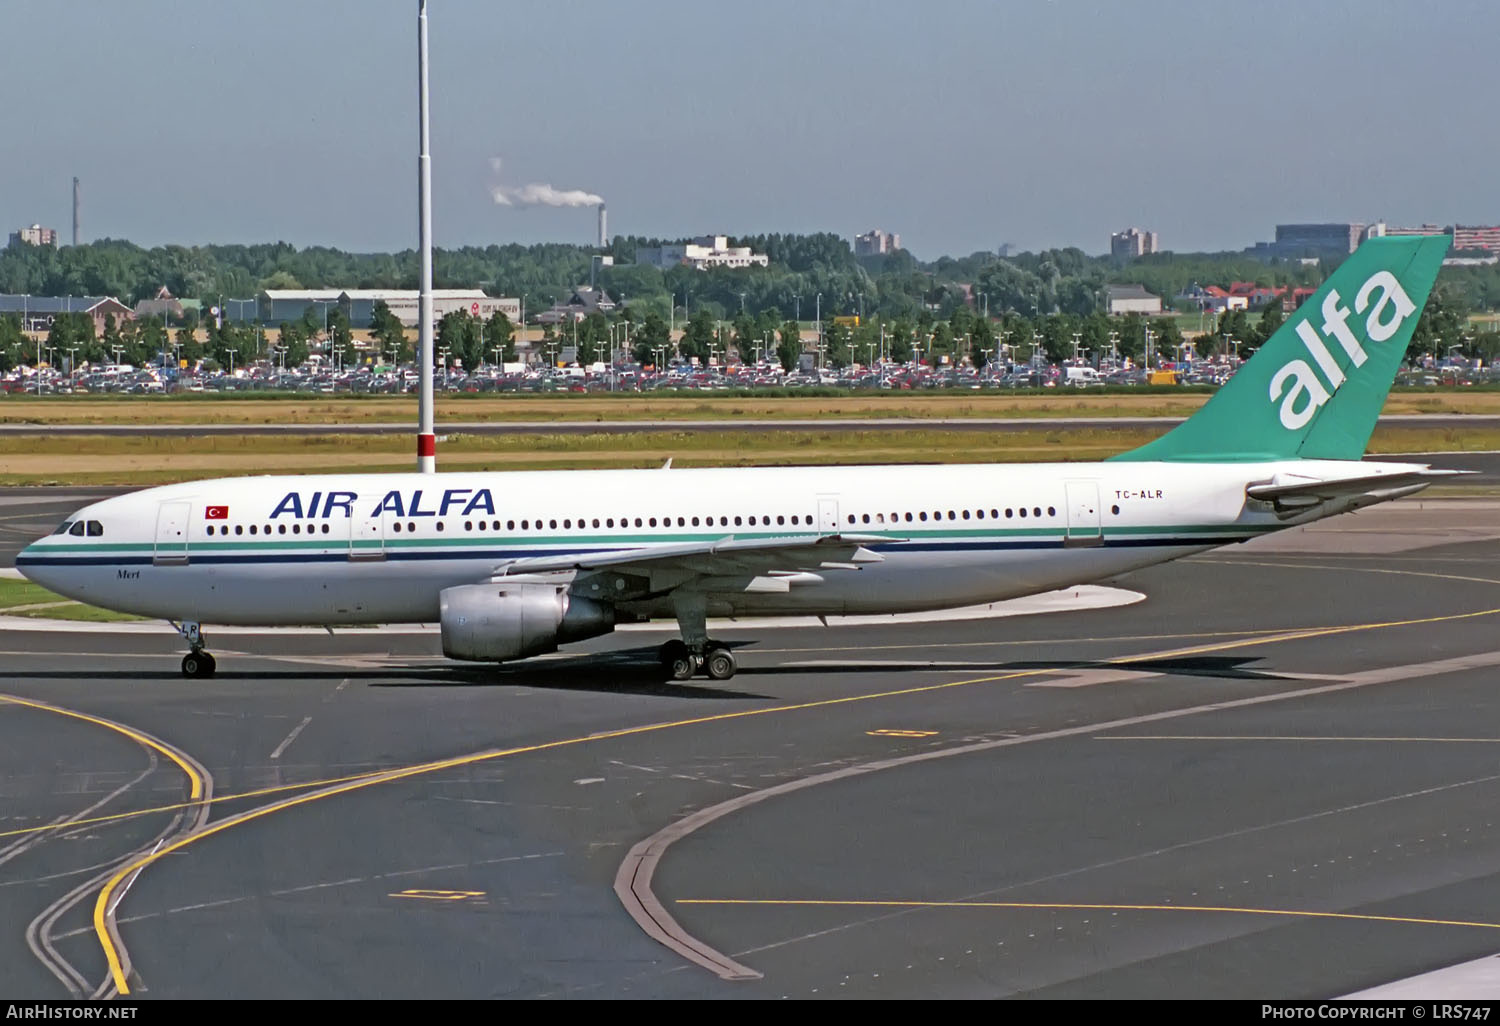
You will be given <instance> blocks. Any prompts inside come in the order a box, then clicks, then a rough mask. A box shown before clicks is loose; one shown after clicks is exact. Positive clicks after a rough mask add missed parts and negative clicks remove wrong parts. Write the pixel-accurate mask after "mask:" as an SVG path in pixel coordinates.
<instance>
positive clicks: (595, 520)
mask: <svg viewBox="0 0 1500 1026" xmlns="http://www.w3.org/2000/svg"><path fill="white" fill-rule="evenodd" d="M594 526H595V527H598V526H599V518H598V517H595V518H594Z"/></svg>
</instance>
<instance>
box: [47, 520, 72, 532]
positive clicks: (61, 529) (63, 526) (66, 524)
mask: <svg viewBox="0 0 1500 1026" xmlns="http://www.w3.org/2000/svg"><path fill="white" fill-rule="evenodd" d="M72 526H73V521H71V520H64V521H63V522H62V523H60V524H58V525H57V530H55V531H53V532H52V533H53V534H67V533H68V528H70V527H72Z"/></svg>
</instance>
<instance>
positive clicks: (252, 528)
mask: <svg viewBox="0 0 1500 1026" xmlns="http://www.w3.org/2000/svg"><path fill="white" fill-rule="evenodd" d="M396 530H398V531H399V530H401V525H400V524H397V525H396ZM250 533H251V534H254V533H255V525H254V524H251V525H250Z"/></svg>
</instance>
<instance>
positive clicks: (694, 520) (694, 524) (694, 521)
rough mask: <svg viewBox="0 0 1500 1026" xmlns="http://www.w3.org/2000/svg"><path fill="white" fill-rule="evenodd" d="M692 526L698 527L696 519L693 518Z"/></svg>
mask: <svg viewBox="0 0 1500 1026" xmlns="http://www.w3.org/2000/svg"><path fill="white" fill-rule="evenodd" d="M693 526H694V527H697V526H698V518H697V517H694V518H693Z"/></svg>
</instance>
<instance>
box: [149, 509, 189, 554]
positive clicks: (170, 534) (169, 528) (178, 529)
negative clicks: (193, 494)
mask: <svg viewBox="0 0 1500 1026" xmlns="http://www.w3.org/2000/svg"><path fill="white" fill-rule="evenodd" d="M192 508H193V506H192V503H190V502H164V503H162V504H161V507H160V508H159V509H158V510H157V513H156V551H155V553H154V554H153V555H152V557H151V562H152V564H153V565H154V566H186V565H187V561H188V524H189V521H190V518H191V515H192Z"/></svg>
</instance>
